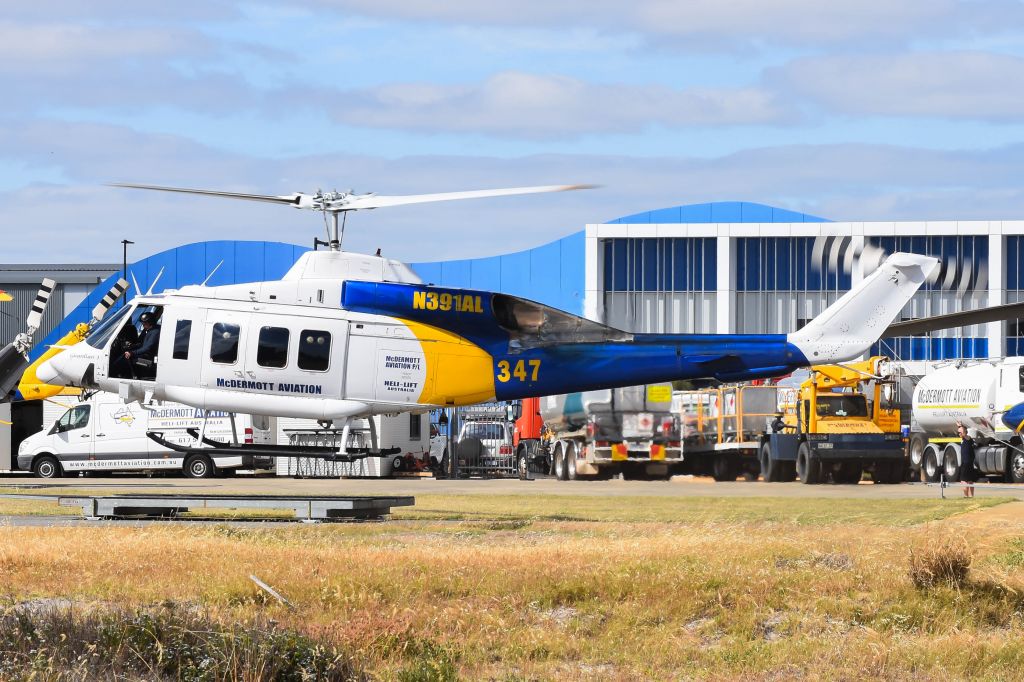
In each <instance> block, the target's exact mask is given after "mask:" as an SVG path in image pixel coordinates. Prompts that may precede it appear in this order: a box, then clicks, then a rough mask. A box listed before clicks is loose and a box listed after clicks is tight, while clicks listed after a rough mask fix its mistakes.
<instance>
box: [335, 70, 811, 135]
mask: <svg viewBox="0 0 1024 682" xmlns="http://www.w3.org/2000/svg"><path fill="white" fill-rule="evenodd" d="M318 101H319V102H320V103H322V104H323V105H324V106H325V107H326V108H327V110H328V111H329V112H330V114H331V116H333V117H334V118H335V119H336V120H338V121H341V122H344V123H347V124H350V125H359V126H368V127H374V128H397V129H403V130H418V131H424V132H459V133H481V134H497V135H508V136H514V137H524V138H549V137H561V138H564V137H576V136H579V135H587V134H596V133H624V132H636V131H641V130H644V129H646V128H649V127H650V126H653V125H660V126H664V127H667V128H679V127H686V126H728V125H745V124H766V123H773V124H779V123H789V122H792V120H793V114H792V112H791V111H789V110H787V109H786V107H784V106H783V105H782V104H781V102H780V101H778V100H777V99H776V98H775V97H774V96H773V95H772V94H771V93H769V92H766V91H763V90H759V89H757V88H737V89H715V88H693V89H688V90H676V89H672V88H668V87H664V86H636V85H627V84H614V85H600V84H593V83H586V82H583V81H580V80H577V79H574V78H569V77H566V76H549V75H538V74H528V73H518V72H504V73H499V74H495V75H493V76H491V77H489V78H487V79H486V80H484V81H482V82H480V83H477V84H472V85H435V84H427V83H413V84H395V85H387V86H382V87H378V88H372V89H366V90H359V91H350V92H341V93H321V97H320V99H319V100H318Z"/></svg>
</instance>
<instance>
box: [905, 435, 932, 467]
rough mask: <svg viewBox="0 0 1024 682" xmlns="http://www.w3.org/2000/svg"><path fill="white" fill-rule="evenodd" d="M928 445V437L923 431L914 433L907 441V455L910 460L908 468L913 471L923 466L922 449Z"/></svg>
mask: <svg viewBox="0 0 1024 682" xmlns="http://www.w3.org/2000/svg"><path fill="white" fill-rule="evenodd" d="M927 447H928V438H927V437H925V435H924V434H923V433H915V434H913V435H912V436H911V437H910V442H909V443H907V455H909V456H908V459H909V460H910V468H911V469H913V470H914V471H921V470H922V469H923V468H924V450H925V448H927Z"/></svg>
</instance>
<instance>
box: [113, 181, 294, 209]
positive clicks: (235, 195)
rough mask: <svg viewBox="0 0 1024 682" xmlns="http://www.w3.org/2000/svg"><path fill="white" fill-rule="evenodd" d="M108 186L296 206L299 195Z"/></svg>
mask: <svg viewBox="0 0 1024 682" xmlns="http://www.w3.org/2000/svg"><path fill="white" fill-rule="evenodd" d="M108 186H109V187H127V188H128V189H152V190H156V191H158V192H176V193H178V194H199V195H203V196H210V197H227V198H228V199H244V200H245V201H265V202H267V203H271V204H286V205H289V206H298V205H299V200H300V197H301V195H299V194H290V195H288V196H274V195H273V194H244V193H242V192H221V191H219V190H213V189H187V188H185V187H161V186H159V185H136V184H133V183H129V182H111V183H108Z"/></svg>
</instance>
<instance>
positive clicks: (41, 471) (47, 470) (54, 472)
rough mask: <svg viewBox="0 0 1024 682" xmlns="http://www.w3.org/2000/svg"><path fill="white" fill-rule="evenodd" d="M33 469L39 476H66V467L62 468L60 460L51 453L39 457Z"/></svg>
mask: <svg viewBox="0 0 1024 682" xmlns="http://www.w3.org/2000/svg"><path fill="white" fill-rule="evenodd" d="M32 471H33V473H35V475H36V477H37V478H61V477H62V476H64V469H63V468H61V466H60V462H58V461H57V458H56V457H51V456H50V455H44V456H43V457H40V458H39V459H37V460H36V463H35V466H34V467H33V468H32Z"/></svg>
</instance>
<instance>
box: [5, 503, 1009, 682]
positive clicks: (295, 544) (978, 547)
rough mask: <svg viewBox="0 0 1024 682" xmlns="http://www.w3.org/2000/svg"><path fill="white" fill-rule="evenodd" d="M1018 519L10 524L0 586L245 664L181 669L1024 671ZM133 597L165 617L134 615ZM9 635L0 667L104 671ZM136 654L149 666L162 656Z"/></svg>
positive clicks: (466, 518) (521, 506) (53, 612)
mask: <svg viewBox="0 0 1024 682" xmlns="http://www.w3.org/2000/svg"><path fill="white" fill-rule="evenodd" d="M1022 512H1024V509H1022V503H1020V502H1009V503H1006V502H1005V501H1002V500H995V499H986V500H981V499H978V500H975V501H965V500H936V499H932V500H895V501H887V500H834V499H833V500H816V499H801V500H793V499H783V498H751V499H730V500H723V499H717V498H700V499H697V498H689V499H678V498H675V499H670V498H643V499H640V498H618V499H615V500H601V499H600V498H593V497H590V498H584V497H560V498H558V499H551V498H549V497H543V496H529V495H522V496H500V497H499V496H494V497H490V498H481V497H479V496H448V495H445V496H431V495H424V496H422V497H420V498H418V500H417V505H416V507H414V508H411V509H407V510H401V511H399V512H398V513H396V514H395V516H394V519H395V520H394V521H391V522H387V523H366V524H332V525H321V526H303V525H298V524H267V525H266V526H265V527H262V526H261V527H252V526H246V527H237V526H232V525H227V524H223V523H205V524H183V523H158V524H151V525H146V526H143V527H123V526H122V527H118V526H109V525H102V526H87V527H81V526H79V527H18V526H13V525H7V526H0V594H2V599H3V602H2V609H3V613H4V614H6V617H8V618H12V617H13V618H15V619H16V620H17V621H18V622H22V621H29V620H31V618H33V617H39V618H48V619H50V622H51V625H50V626H48V627H50V629H49V630H46V629H45V628H38V627H37V626H36V625H32V624H29V625H25V624H24V623H23V625H22V626H24V627H36V628H37V630H38V632H43V631H44V630H45V631H46V632H48V633H49V635H47V636H48V637H51V638H52V637H54V636H56V637H57V638H58V639H59V636H60V635H59V633H57V634H56V635H55V634H54V627H56V629H57V630H59V629H60V627H63V626H60V625H58V626H53V625H52V622H53V620H54V619H57V622H61V621H60V620H59V619H60V618H64V619H66V622H67V623H68V625H67V626H66V627H68V628H78V630H82V632H83V633H84V632H85V630H87V629H88V628H86V625H89V624H88V623H85V624H83V619H84V620H85V621H88V620H89V618H105V617H109V618H113V617H118V618H122V619H124V618H127V619H129V620H131V619H132V618H134V619H135V620H133V621H132V622H133V623H134V625H132V628H133V629H132V630H131V632H132V633H134V634H132V635H131V636H126V635H118V637H117V638H115V639H116V642H117V647H115V648H116V649H117V651H118V652H120V653H119V654H118V655H119V656H121V658H125V657H127V659H126V660H129V661H130V660H131V659H133V657H134V659H136V663H137V664H138V665H141V664H139V663H138V662H139V661H142V660H143V658H146V656H149V658H148V659H146V660H147V661H149V662H147V663H146V664H145V665H146V666H152V665H153V663H152V660H153V657H156V658H157V659H158V660H160V661H164V660H165V659H166V660H170V657H171V656H172V654H173V655H176V656H179V658H180V657H181V656H183V654H181V650H182V648H183V647H186V648H187V646H193V644H188V645H187V646H186V644H183V643H182V642H183V641H185V640H184V639H181V638H179V639H177V640H175V642H176V644H174V646H169V645H167V644H166V643H165V642H163V641H162V640H161V637H164V638H166V637H167V636H168V635H167V633H168V632H171V631H174V628H175V627H178V626H177V625H173V624H172V625H168V624H167V623H164V624H163V625H160V623H161V622H162V621H159V618H163V617H166V615H167V614H168V613H171V614H179V615H178V616H174V617H179V618H184V620H185V621H187V623H192V625H190V626H188V627H191V628H193V629H200V630H204V632H205V631H214V632H216V633H220V634H217V635H216V637H215V639H216V641H217V642H218V643H220V644H223V642H224V641H230V642H233V644H231V647H233V648H232V651H233V652H234V653H232V656H233V657H234V658H232V659H231V661H230V665H229V664H224V665H222V666H221V667H216V665H214V664H213V663H208V664H204V665H207V666H208V667H207V668H206V669H205V670H206V672H203V670H200V669H198V668H196V667H195V665H196V664H195V660H194V659H196V657H195V656H193V655H192V654H191V653H189V654H188V656H191V658H188V660H189V661H190V663H189V665H190V666H192V667H187V666H186V667H184V668H183V667H174V668H167V667H165V668H163V669H162V670H163V673H162V674H164V676H165V677H167V678H169V679H221V678H222V679H302V676H301V674H298V673H296V674H297V675H298V676H296V677H292V678H288V677H287V675H285V673H283V672H280V671H278V672H276V673H275V672H273V670H272V669H271V668H268V667H267V661H268V660H270V659H273V660H280V658H281V651H280V649H281V647H282V646H284V645H283V644H282V641H284V642H285V644H286V645H288V646H291V644H288V643H289V642H293V640H292V639H288V638H297V639H295V640H294V641H295V642H298V644H295V646H296V647H299V648H300V649H302V651H305V652H307V653H308V651H313V650H315V651H319V652H320V653H318V654H316V656H321V657H322V656H327V657H328V658H332V657H333V658H332V660H334V661H342V662H344V665H343V666H340V667H339V665H340V664H339V665H336V666H335V667H334V668H332V669H331V671H328V672H323V671H321V678H322V679H342V678H345V677H351V676H356V677H368V678H371V679H384V680H445V679H494V680H534V679H538V680H544V679H570V680H577V679H580V680H590V679H593V680H620V679H621V680H634V679H636V680H639V679H656V680H662V679H694V678H698V679H736V678H743V679H752V680H753V679H791V678H805V679H855V678H888V679H906V678H909V677H914V678H916V679H936V680H945V679H965V678H968V677H971V678H975V677H982V678H989V679H1019V678H1020V675H1021V672H1020V671H1021V670H1022V669H1024V628H1022V625H1024V513H1022ZM949 566H953V569H949ZM912 569H913V570H912ZM922 571H923V573H922ZM250 574H255V575H257V576H259V577H260V578H261V579H262V580H264V581H266V582H267V583H269V584H270V585H272V586H273V587H274V588H276V589H277V590H278V591H279V592H280V593H281V594H282V595H284V597H286V598H287V599H288V600H289V601H290V602H291V603H292V604H293V605H294V608H289V607H288V606H286V605H283V604H281V603H278V602H277V601H276V600H274V599H273V598H270V597H268V596H267V595H266V594H265V593H263V592H261V591H260V590H259V589H258V588H256V587H255V585H254V584H253V583H252V582H251V581H250V579H249V575H250ZM922 576H924V577H923V578H922ZM915 580H916V581H917V585H915ZM69 609H70V611H71V615H68V614H67V611H68V610H69ZM140 613H141V614H147V615H145V618H146V619H150V618H157V621H151V620H145V621H144V624H145V625H144V626H139V625H138V618H139V614H140ZM12 614H13V615H12ZM40 614H43V615H40ZM111 614H113V616H111ZM126 614H128V615H126ZM130 614H134V615H130ZM152 614H157V615H156V616H153V615H152ZM160 614H163V615H160ZM180 614H185V616H181V615H180ZM76 618H77V619H78V620H76ZM11 622H14V621H11ZM105 622H106V621H105ZM153 622H156V623H157V624H156V625H152V624H151V623H153ZM196 623H203V624H205V625H196ZM0 624H2V623H0ZM19 627H21V626H19ZM90 627H92V628H93V629H92V630H89V632H94V631H95V632H100V633H101V635H97V636H98V637H100V639H103V638H104V637H105V638H106V639H104V640H103V641H105V642H106V644H104V645H103V646H101V647H100V648H98V649H97V648H96V647H95V645H91V644H88V642H86V643H85V644H84V645H83V646H85V647H86V649H88V646H93V649H88V651H92V652H93V659H99V658H102V656H105V655H107V654H108V653H109V651H110V650H112V649H111V646H112V645H111V644H110V641H111V635H110V632H111V625H110V623H109V622H106V624H102V623H101V624H99V625H96V624H93V625H91V626H90ZM104 628H105V629H104ZM217 628H222V629H225V630H224V631H223V632H227V633H228V635H224V634H223V632H222V630H220V629H217ZM76 632H77V630H76ZM240 632H241V633H243V634H244V637H243V636H242V635H240V634H239V633H240ZM254 632H255V633H263V634H257V635H253V634H252V633H254ZM102 633H106V634H105V635H104V634H102ZM140 633H141V634H140ZM267 633H277V634H274V635H273V637H271V635H268V634H267ZM38 636H39V637H40V638H42V639H46V637H43V635H38ZM76 636H81V637H84V638H86V639H87V636H86V634H81V633H79V635H76ZM89 636H92V635H89ZM275 637H276V639H275ZM281 637H285V639H284V640H281ZM147 638H150V639H152V640H153V641H154V642H156V641H158V640H159V644H158V645H154V646H152V647H150V648H148V649H147V646H148V645H147V644H145V642H147V641H149V640H148V639H147ZM268 638H269V639H268ZM186 639H187V638H186ZM10 640H11V638H10V637H9V638H8V640H4V639H3V638H2V637H0V647H2V646H5V645H4V642H5V641H6V642H7V644H6V646H7V647H8V649H9V651H8V652H6V656H5V658H6V660H7V661H8V663H7V666H8V667H7V668H0V673H3V676H4V678H5V679H7V678H12V679H14V678H18V677H19V676H20V677H21V678H23V679H40V680H47V679H52V680H56V679H81V678H83V677H86V676H87V675H86V672H87V671H94V672H95V671H102V670H103V667H102V666H103V665H104V664H103V663H102V661H99V662H95V663H88V661H87V660H86V659H88V658H89V655H88V654H87V655H85V658H81V657H80V659H76V660H78V662H77V663H74V662H69V660H68V659H67V657H65V658H64V659H62V658H61V657H60V656H59V655H58V653H59V652H58V649H60V647H59V646H56V645H53V644H52V643H51V645H49V646H46V645H38V644H33V645H32V646H28V645H25V646H21V648H20V649H19V648H18V646H19V645H17V643H16V642H11V641H10ZM19 641H20V640H19ZM33 641H34V640H33ZM188 641H192V640H188ZM204 641H206V642H207V645H209V638H207V640H204ZM242 641H244V642H245V643H246V644H245V645H244V646H243V645H241V644H239V642H242ZM140 642H141V643H140ZM220 644H218V646H219V645H220ZM62 646H69V645H67V644H64V645H62ZM104 647H106V648H104ZM246 647H248V648H246ZM260 647H265V648H266V650H267V651H270V652H271V653H272V655H270V654H268V655H267V656H265V657H264V658H263V659H261V658H259V656H258V655H256V654H254V653H253V652H257V653H258V650H259V649H260ZM303 647H306V648H303ZM310 647H311V648H310ZM307 649H308V651H307ZM147 651H148V653H146V652H147ZM239 651H241V652H242V653H238V652H239ZM97 652H99V653H97ZM139 652H141V653H139ZM175 652H177V653H175ZM143 654H145V656H144V655H143ZM243 654H244V655H243ZM203 655H204V656H207V657H210V656H211V654H210V653H209V652H206V653H205V654H203ZM303 655H305V654H303ZM309 656H310V657H311V658H309V660H313V659H314V658H316V656H314V655H313V654H309ZM295 658H296V660H298V659H299V658H301V657H299V656H296V657H295ZM203 660H206V659H203ZM302 660H306V659H302ZM318 660H319V659H318ZM12 661H13V662H12ZM246 661H248V662H246ZM260 661H262V663H261V662H260ZM300 662H301V661H300ZM73 663H74V665H78V666H79V667H78V668H73V665H72V664H73ZM138 665H136V667H135V668H134V670H136V673H135V674H136V675H137V676H138V678H139V679H150V678H151V677H150V675H148V674H145V673H144V672H141V673H140V672H138V671H139V670H143V671H147V670H148V671H149V673H151V675H152V676H153V677H156V676H158V672H160V671H159V670H157V669H155V668H152V667H149V668H140V667H138ZM310 665H311V666H313V667H308V668H302V666H301V665H300V666H299V668H301V669H302V670H306V672H307V673H309V671H310V670H313V669H314V668H316V666H315V665H313V664H310ZM89 666H92V667H89ZM209 666H213V667H209ZM261 666H262V667H261ZM129 667H130V666H129ZM111 669H112V668H108V669H107V672H106V673H102V672H101V673H96V675H97V677H98V678H104V679H105V678H106V677H113V674H112V673H110V670H111ZM317 669H318V668H317ZM196 670H199V672H196ZM324 670H326V669H324ZM168 671H169V672H168ZM261 671H262V672H261ZM267 671H270V672H267ZM332 671H333V672H332ZM200 673H201V674H200ZM90 674H93V673H90ZM104 675H106V677H104ZM203 675H206V676H205V677H204V676H203ZM129 677H130V676H129ZM314 679H315V678H314Z"/></svg>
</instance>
